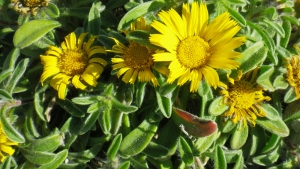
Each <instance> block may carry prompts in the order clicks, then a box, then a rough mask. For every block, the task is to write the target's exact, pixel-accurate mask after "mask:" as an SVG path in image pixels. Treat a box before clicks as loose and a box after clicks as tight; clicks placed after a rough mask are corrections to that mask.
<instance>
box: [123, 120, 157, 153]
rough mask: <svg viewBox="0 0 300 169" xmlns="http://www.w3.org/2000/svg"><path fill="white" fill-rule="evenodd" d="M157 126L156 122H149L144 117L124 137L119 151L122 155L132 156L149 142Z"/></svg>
mask: <svg viewBox="0 0 300 169" xmlns="http://www.w3.org/2000/svg"><path fill="white" fill-rule="evenodd" d="M157 127H158V123H150V122H149V120H148V119H145V120H144V121H143V122H142V123H141V124H140V125H139V126H138V127H137V128H135V129H134V130H132V131H131V132H130V133H129V134H128V135H127V136H126V137H125V138H124V140H123V141H122V143H121V146H120V153H121V154H122V155H124V156H134V155H136V154H138V153H140V152H141V151H143V150H144V149H145V148H146V147H147V145H148V144H149V143H150V141H151V139H152V137H153V136H154V134H155V132H156V130H157Z"/></svg>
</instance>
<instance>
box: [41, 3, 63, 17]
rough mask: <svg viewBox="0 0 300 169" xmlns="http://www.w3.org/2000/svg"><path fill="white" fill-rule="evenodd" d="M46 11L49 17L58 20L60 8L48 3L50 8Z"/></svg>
mask: <svg viewBox="0 0 300 169" xmlns="http://www.w3.org/2000/svg"><path fill="white" fill-rule="evenodd" d="M44 11H45V13H46V14H47V15H48V16H50V17H51V18H53V19H55V18H58V17H59V15H60V12H59V9H58V7H57V6H56V5H55V4H54V3H51V2H49V3H48V6H47V7H46V8H45V9H44Z"/></svg>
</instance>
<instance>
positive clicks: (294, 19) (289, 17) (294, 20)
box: [280, 15, 300, 26]
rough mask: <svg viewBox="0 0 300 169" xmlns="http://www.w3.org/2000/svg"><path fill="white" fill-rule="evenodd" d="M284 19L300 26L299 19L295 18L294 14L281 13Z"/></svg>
mask: <svg viewBox="0 0 300 169" xmlns="http://www.w3.org/2000/svg"><path fill="white" fill-rule="evenodd" d="M280 17H281V18H282V19H283V20H286V21H289V22H290V23H292V24H294V25H296V26H299V25H300V24H299V21H298V19H297V18H295V17H294V16H291V15H281V16H280Z"/></svg>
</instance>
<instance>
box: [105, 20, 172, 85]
mask: <svg viewBox="0 0 300 169" xmlns="http://www.w3.org/2000/svg"><path fill="white" fill-rule="evenodd" d="M149 29H150V27H149V26H147V25H146V22H145V20H144V18H139V19H138V20H137V21H136V22H135V23H132V24H131V27H130V31H133V30H149ZM114 41H115V42H116V45H114V46H113V47H112V50H108V51H110V52H114V53H116V56H115V57H114V58H112V59H111V61H112V63H113V65H112V68H113V70H118V73H117V76H118V78H120V76H122V75H123V77H122V80H123V81H124V82H125V83H131V84H133V83H134V82H135V81H136V79H138V81H139V82H150V81H151V82H152V84H153V85H154V86H157V85H159V84H158V81H157V79H156V77H155V76H154V74H153V72H152V69H155V70H157V71H158V72H160V73H162V74H164V75H167V74H168V69H167V68H166V67H164V66H161V65H159V64H157V65H155V64H154V62H153V56H152V55H153V54H154V53H155V50H153V49H151V48H149V47H147V46H143V45H141V44H139V43H137V42H133V41H129V44H128V46H126V45H124V44H122V43H121V42H119V41H118V40H117V39H114Z"/></svg>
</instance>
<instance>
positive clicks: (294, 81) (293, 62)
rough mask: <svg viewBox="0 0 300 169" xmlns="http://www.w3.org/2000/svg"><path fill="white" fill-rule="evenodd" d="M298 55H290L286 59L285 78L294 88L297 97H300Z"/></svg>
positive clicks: (299, 58) (299, 64)
mask: <svg viewBox="0 0 300 169" xmlns="http://www.w3.org/2000/svg"><path fill="white" fill-rule="evenodd" d="M299 60H300V57H299V56H298V55H294V56H292V58H290V59H288V60H287V61H288V63H287V64H286V69H287V77H286V80H287V81H288V82H289V84H290V85H291V86H292V87H293V88H294V91H295V93H296V96H297V99H299V98H300V61H299Z"/></svg>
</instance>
